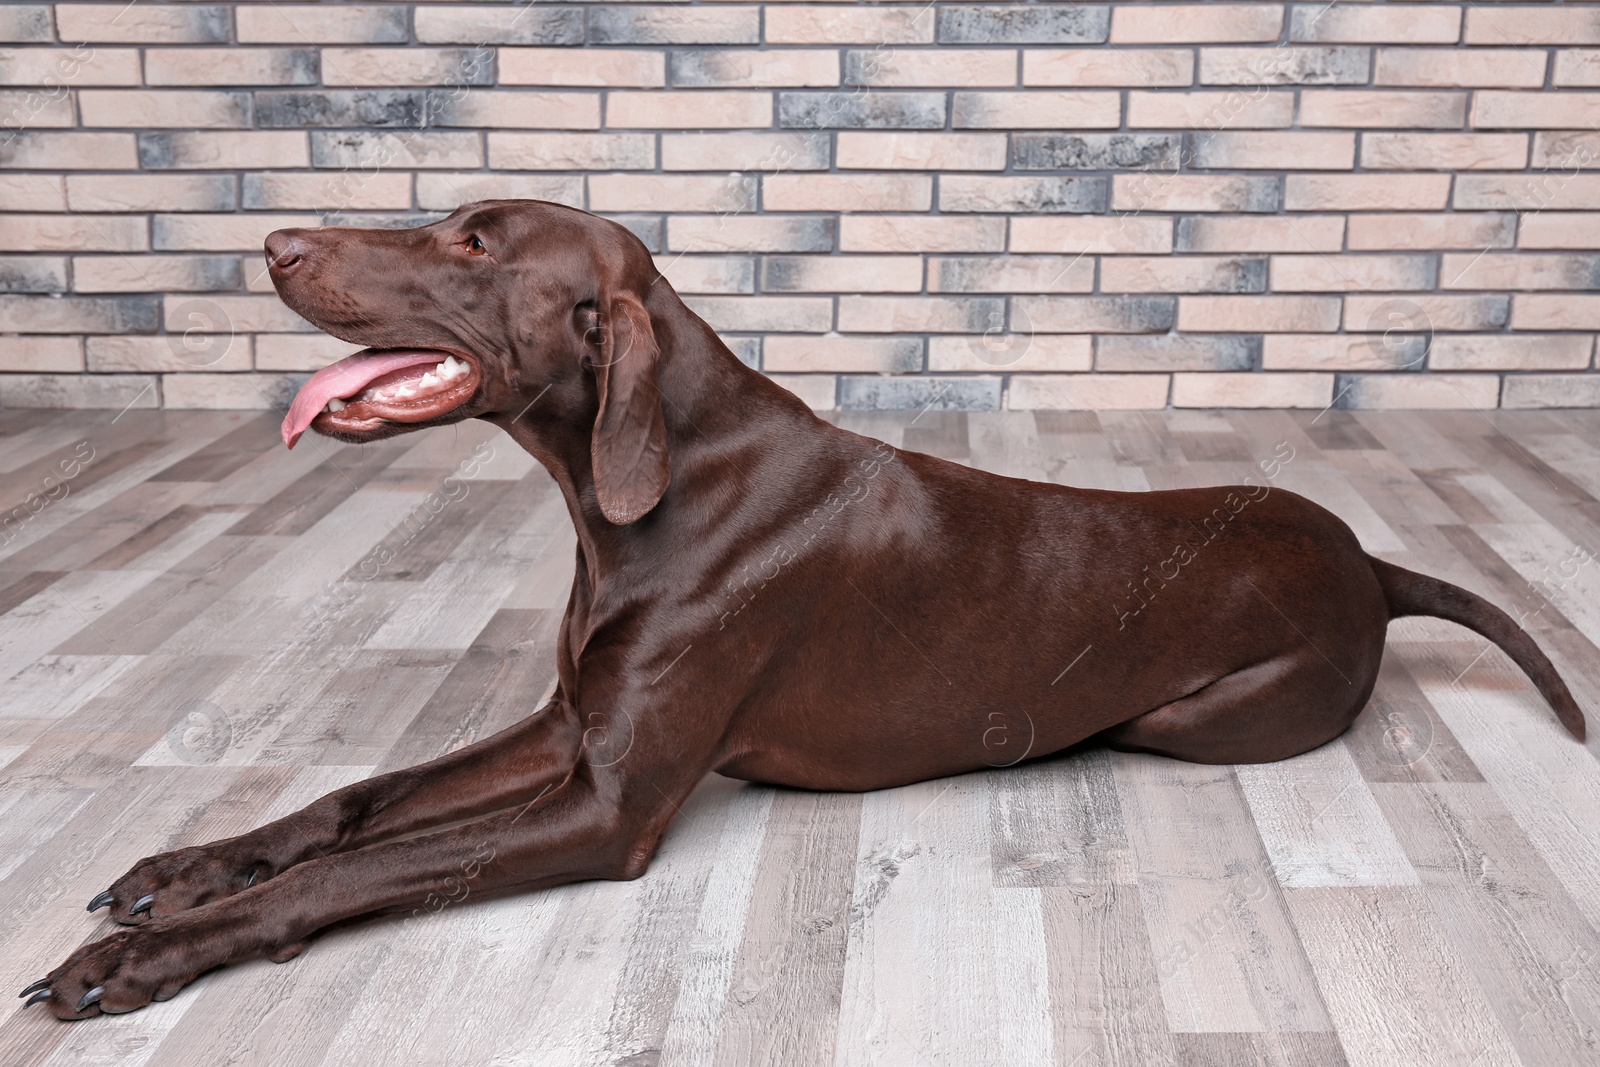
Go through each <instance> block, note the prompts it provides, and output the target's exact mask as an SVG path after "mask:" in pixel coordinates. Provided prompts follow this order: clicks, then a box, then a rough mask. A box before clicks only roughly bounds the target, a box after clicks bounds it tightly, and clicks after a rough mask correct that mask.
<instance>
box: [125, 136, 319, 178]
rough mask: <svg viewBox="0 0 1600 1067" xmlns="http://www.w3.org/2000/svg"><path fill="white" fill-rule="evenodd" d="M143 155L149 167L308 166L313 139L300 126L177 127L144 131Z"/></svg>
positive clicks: (223, 168) (180, 168) (145, 163)
mask: <svg viewBox="0 0 1600 1067" xmlns="http://www.w3.org/2000/svg"><path fill="white" fill-rule="evenodd" d="M113 136H115V135H113ZM140 156H141V157H142V158H141V162H142V164H143V166H144V167H145V168H146V169H147V170H233V169H238V170H255V169H257V168H278V167H309V166H311V142H310V140H309V139H308V138H307V136H306V134H305V132H304V131H301V130H252V131H248V132H247V131H242V130H240V131H228V132H225V133H224V132H220V131H210V130H196V131H195V132H193V133H184V132H176V131H175V132H172V133H155V134H143V135H141V138H140Z"/></svg>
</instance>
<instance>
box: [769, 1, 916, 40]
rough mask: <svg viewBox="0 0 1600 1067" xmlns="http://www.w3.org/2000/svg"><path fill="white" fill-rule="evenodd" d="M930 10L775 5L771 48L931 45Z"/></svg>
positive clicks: (771, 13) (770, 15) (770, 13)
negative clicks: (789, 45) (775, 45)
mask: <svg viewBox="0 0 1600 1067" xmlns="http://www.w3.org/2000/svg"><path fill="white" fill-rule="evenodd" d="M934 14H935V13H934V10H933V9H932V8H930V7H865V8H863V7H839V6H829V7H822V6H815V7H813V6H810V5H794V6H790V5H788V4H772V5H770V6H769V7H768V8H767V10H766V38H767V43H768V44H806V45H823V44H876V45H884V46H888V45H896V44H932V43H933V29H934V21H935V19H934Z"/></svg>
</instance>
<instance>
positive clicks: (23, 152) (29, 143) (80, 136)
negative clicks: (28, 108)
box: [0, 130, 139, 170]
mask: <svg viewBox="0 0 1600 1067" xmlns="http://www.w3.org/2000/svg"><path fill="white" fill-rule="evenodd" d="M138 165H139V157H138V152H137V150H136V148H135V141H134V136H133V134H131V133H79V132H77V131H70V132H65V131H64V132H59V133H58V132H56V131H53V130H43V131H39V132H37V133H36V132H32V131H24V132H22V133H19V134H17V135H16V136H15V137H13V138H11V139H10V140H9V141H0V167H11V168H17V169H27V170H112V169H117V170H133V169H134V168H136V167H137V166H138Z"/></svg>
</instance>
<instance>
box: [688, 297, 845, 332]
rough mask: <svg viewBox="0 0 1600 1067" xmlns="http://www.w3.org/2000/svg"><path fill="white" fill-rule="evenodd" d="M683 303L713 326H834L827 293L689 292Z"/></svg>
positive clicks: (782, 329) (806, 329) (785, 328)
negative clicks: (740, 294) (702, 294)
mask: <svg viewBox="0 0 1600 1067" xmlns="http://www.w3.org/2000/svg"><path fill="white" fill-rule="evenodd" d="M684 303H686V304H688V305H689V309H690V310H691V311H693V312H694V313H695V314H696V315H699V316H700V317H701V318H703V319H705V320H706V322H708V323H710V325H711V328H712V329H714V330H728V331H732V332H734V333H763V332H766V331H769V330H770V331H773V332H777V333H825V332H827V331H828V330H831V329H832V328H833V300H832V298H830V297H826V296H691V297H687V298H686V299H685V300H684ZM767 340H769V341H770V340H771V338H767Z"/></svg>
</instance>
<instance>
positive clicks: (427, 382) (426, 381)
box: [418, 371, 442, 389]
mask: <svg viewBox="0 0 1600 1067" xmlns="http://www.w3.org/2000/svg"><path fill="white" fill-rule="evenodd" d="M418 384H420V385H421V386H422V387H423V388H424V389H432V388H434V387H435V386H437V385H440V384H442V383H441V382H440V381H439V379H438V378H435V377H434V376H433V372H432V371H429V372H428V373H427V374H424V375H423V376H422V381H421V382H420V383H418Z"/></svg>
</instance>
